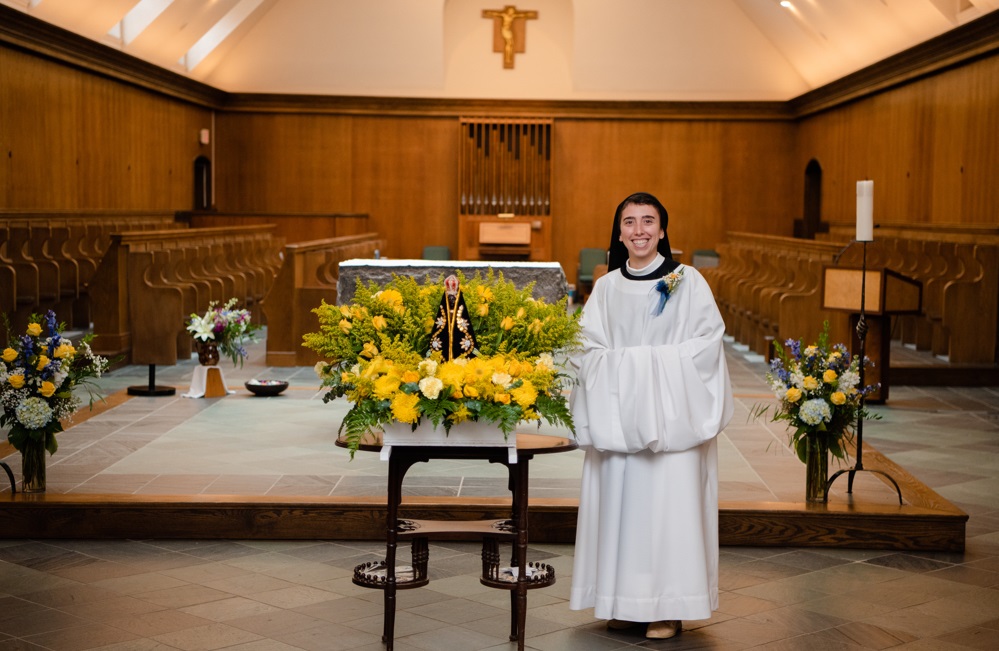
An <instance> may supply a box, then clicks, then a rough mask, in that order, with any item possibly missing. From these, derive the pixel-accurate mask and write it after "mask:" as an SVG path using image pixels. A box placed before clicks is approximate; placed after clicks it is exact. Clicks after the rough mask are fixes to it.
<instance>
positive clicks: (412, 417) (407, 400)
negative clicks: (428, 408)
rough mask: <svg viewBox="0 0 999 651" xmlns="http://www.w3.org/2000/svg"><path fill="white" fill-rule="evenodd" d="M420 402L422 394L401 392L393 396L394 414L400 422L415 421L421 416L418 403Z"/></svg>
mask: <svg viewBox="0 0 999 651" xmlns="http://www.w3.org/2000/svg"><path fill="white" fill-rule="evenodd" d="M419 402H420V396H418V395H416V394H415V393H414V394H408V393H400V394H398V395H396V397H395V398H392V416H393V417H394V418H395V419H396V420H397V421H399V422H400V423H415V422H416V421H417V420H418V419H419V418H420V411H419V410H418V409H417V408H416V405H417V404H418V403H419Z"/></svg>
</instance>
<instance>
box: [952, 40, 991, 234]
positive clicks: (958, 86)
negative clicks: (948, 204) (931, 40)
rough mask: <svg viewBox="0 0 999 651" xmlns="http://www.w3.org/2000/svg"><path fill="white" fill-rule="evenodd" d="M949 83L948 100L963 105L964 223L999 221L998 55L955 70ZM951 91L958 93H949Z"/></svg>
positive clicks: (961, 176)
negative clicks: (998, 173)
mask: <svg viewBox="0 0 999 651" xmlns="http://www.w3.org/2000/svg"><path fill="white" fill-rule="evenodd" d="M944 82H946V83H947V84H948V85H949V87H948V88H946V89H942V94H943V93H948V94H947V95H946V98H945V99H949V100H950V101H952V102H953V101H957V102H960V104H961V105H962V106H963V107H964V110H963V111H962V115H961V116H960V119H961V120H962V121H963V124H964V126H965V131H964V133H963V136H964V138H963V148H962V156H961V161H960V163H961V166H960V168H959V169H958V170H957V171H958V172H959V173H960V180H959V183H960V188H961V189H960V205H961V208H962V211H961V212H962V217H963V219H962V221H963V222H964V223H969V224H970V223H993V224H999V209H997V206H999V183H996V170H999V127H997V120H996V116H997V115H999V57H992V58H990V59H986V60H983V61H977V62H975V63H973V64H971V65H969V66H967V67H964V68H960V69H958V70H955V71H954V72H953V73H952V74H950V75H948V76H947V78H946V80H941V85H943V83H944ZM949 93H956V96H955V95H950V94H949Z"/></svg>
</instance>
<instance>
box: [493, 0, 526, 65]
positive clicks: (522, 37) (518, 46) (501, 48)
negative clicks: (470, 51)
mask: <svg viewBox="0 0 999 651" xmlns="http://www.w3.org/2000/svg"><path fill="white" fill-rule="evenodd" d="M482 17H483V18H492V20H493V52H502V53H503V67H504V68H512V67H513V55H514V54H515V53H523V52H524V51H526V48H527V21H528V20H534V19H536V18H537V17H538V12H537V11H518V10H517V8H516V7H515V6H513V5H506V6H505V7H503V9H483V10H482Z"/></svg>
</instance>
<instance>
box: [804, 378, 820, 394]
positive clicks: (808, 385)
mask: <svg viewBox="0 0 999 651" xmlns="http://www.w3.org/2000/svg"><path fill="white" fill-rule="evenodd" d="M801 386H803V387H805V389H807V390H808V391H812V390H813V389H818V388H819V381H818V380H816V379H815V378H813V377H812V376H811V375H806V376H805V379H803V380H802V381H801Z"/></svg>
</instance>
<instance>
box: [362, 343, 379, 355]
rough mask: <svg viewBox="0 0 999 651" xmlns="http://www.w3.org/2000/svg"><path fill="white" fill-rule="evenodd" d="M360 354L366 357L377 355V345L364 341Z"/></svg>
mask: <svg viewBox="0 0 999 651" xmlns="http://www.w3.org/2000/svg"><path fill="white" fill-rule="evenodd" d="M360 355H361V357H368V358H372V357H377V356H378V347H377V346H375V345H374V344H373V343H371V342H370V341H365V342H364V347H363V348H362V349H361V353H360Z"/></svg>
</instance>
